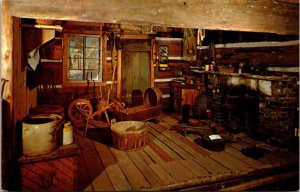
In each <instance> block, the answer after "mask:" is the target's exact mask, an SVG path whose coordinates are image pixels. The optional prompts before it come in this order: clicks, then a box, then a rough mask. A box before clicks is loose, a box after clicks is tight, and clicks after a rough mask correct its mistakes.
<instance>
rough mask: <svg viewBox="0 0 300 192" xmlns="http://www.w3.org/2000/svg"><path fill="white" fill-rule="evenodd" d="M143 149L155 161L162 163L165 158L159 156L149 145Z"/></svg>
mask: <svg viewBox="0 0 300 192" xmlns="http://www.w3.org/2000/svg"><path fill="white" fill-rule="evenodd" d="M143 151H144V152H145V153H146V154H147V155H148V156H149V157H150V158H151V159H152V160H153V161H154V162H155V163H162V162H164V160H163V159H162V157H161V156H159V155H158V154H157V153H156V152H155V151H153V149H151V147H150V146H149V145H147V146H146V147H144V149H143Z"/></svg>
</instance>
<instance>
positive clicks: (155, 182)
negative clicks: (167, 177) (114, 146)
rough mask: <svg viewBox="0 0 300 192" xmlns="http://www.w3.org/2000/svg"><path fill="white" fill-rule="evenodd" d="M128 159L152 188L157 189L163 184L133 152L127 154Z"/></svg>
mask: <svg viewBox="0 0 300 192" xmlns="http://www.w3.org/2000/svg"><path fill="white" fill-rule="evenodd" d="M127 154H128V156H129V157H130V159H131V160H132V161H133V163H134V164H135V165H136V167H138V168H139V170H140V171H141V172H142V173H143V175H144V177H145V178H146V179H147V180H148V182H149V183H150V184H151V185H152V186H153V187H158V186H161V185H162V184H163V182H162V180H161V179H160V178H159V177H158V176H157V174H156V173H155V172H154V171H153V170H152V169H151V168H150V167H149V166H148V165H147V164H146V162H145V161H144V160H143V159H142V158H141V156H139V154H138V153H136V152H135V151H129V152H127Z"/></svg>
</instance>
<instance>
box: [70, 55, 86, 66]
mask: <svg viewBox="0 0 300 192" xmlns="http://www.w3.org/2000/svg"><path fill="white" fill-rule="evenodd" d="M69 69H83V59H82V58H71V57H70V58H69Z"/></svg>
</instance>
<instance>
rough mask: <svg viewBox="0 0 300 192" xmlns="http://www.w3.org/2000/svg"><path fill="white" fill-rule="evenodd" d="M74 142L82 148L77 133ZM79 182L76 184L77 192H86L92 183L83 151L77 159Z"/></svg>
mask: <svg viewBox="0 0 300 192" xmlns="http://www.w3.org/2000/svg"><path fill="white" fill-rule="evenodd" d="M74 142H75V143H76V144H77V145H78V146H79V147H80V145H79V141H78V135H77V134H76V133H75V134H74ZM77 161H78V162H77V180H78V182H77V183H76V185H77V187H76V188H77V189H76V190H79V191H81V190H84V189H85V188H86V187H87V186H88V185H90V183H91V179H90V176H89V174H88V171H87V165H86V163H85V161H84V157H83V152H82V150H81V151H80V155H79V157H78V158H77Z"/></svg>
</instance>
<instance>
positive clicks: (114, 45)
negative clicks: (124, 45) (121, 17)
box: [107, 34, 118, 105]
mask: <svg viewBox="0 0 300 192" xmlns="http://www.w3.org/2000/svg"><path fill="white" fill-rule="evenodd" d="M115 37H116V36H115V34H114V35H113V39H114V42H113V50H112V54H111V58H112V61H111V62H112V66H113V69H112V70H113V74H112V78H111V84H110V87H109V89H108V92H107V105H108V104H109V97H110V92H111V90H112V88H113V86H114V84H115V73H116V68H117V63H118V62H117V60H118V54H117V49H116V42H115Z"/></svg>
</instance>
